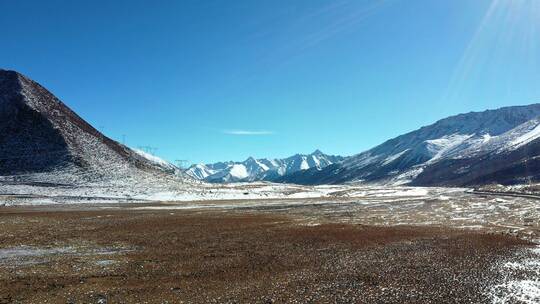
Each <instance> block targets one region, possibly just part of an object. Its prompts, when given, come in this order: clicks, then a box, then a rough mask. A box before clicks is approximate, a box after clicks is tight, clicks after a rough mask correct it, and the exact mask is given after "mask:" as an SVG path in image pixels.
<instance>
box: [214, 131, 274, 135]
mask: <svg viewBox="0 0 540 304" xmlns="http://www.w3.org/2000/svg"><path fill="white" fill-rule="evenodd" d="M221 133H223V134H228V135H248V136H249V135H251V136H254V135H272V134H274V132H272V131H267V130H222V131H221Z"/></svg>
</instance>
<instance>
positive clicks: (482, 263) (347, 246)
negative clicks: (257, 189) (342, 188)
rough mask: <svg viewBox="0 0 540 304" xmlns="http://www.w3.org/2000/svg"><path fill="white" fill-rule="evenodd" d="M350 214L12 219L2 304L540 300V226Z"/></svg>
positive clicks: (121, 208) (348, 206) (339, 203)
mask: <svg viewBox="0 0 540 304" xmlns="http://www.w3.org/2000/svg"><path fill="white" fill-rule="evenodd" d="M471 197H472V196H471ZM485 199H489V200H491V199H493V198H487V197H486V198H485ZM353 203H354V201H353V200H351V201H348V200H345V199H339V200H335V201H326V200H325V201H320V200H305V201H303V202H301V203H293V202H290V201H287V200H275V201H261V202H255V203H254V202H250V201H237V202H235V201H225V202H215V203H213V204H212V205H211V206H210V207H211V208H209V206H208V205H204V204H203V203H192V204H190V203H152V204H122V205H118V204H108V205H104V204H100V205H67V206H66V205H63V206H31V207H4V208H2V209H0V223H1V227H2V229H1V230H0V303H534V301H535V300H538V299H539V298H538V294H535V293H534V292H535V289H534V288H537V289H536V290H538V282H539V281H538V280H539V277H540V276H539V275H540V273H539V268H538V264H539V262H538V261H539V256H538V254H539V252H538V250H537V249H536V246H535V245H534V244H533V241H534V239H531V238H530V237H527V236H530V235H536V234H537V233H538V227H537V226H535V225H537V223H536V224H533V225H530V224H526V225H523V227H524V229H521V230H519V231H525V232H526V233H525V234H519V233H512V232H511V231H508V230H504V229H502V228H501V226H504V225H499V226H490V225H488V224H486V225H485V226H486V227H485V228H482V227H476V226H475V227H469V228H467V227H465V226H466V225H461V226H459V225H458V226H459V227H458V226H452V225H451V224H450V223H451V222H452V221H450V220H448V221H446V222H444V221H443V223H442V224H441V223H439V222H437V221H435V220H434V221H433V224H429V223H426V222H422V225H416V226H413V225H410V224H408V223H405V224H404V223H402V222H403V221H402V220H399V219H398V217H395V218H390V217H388V215H389V214H394V215H396V216H397V215H398V214H403V212H407V214H408V215H407V217H410V216H412V215H413V214H418V216H419V218H425V217H426V216H427V215H426V214H425V213H426V212H427V211H426V210H427V207H426V206H424V207H419V206H416V208H417V209H418V210H414V209H412V208H413V207H411V206H410V205H407V203H403V202H402V204H403V206H402V209H401V211H400V210H392V211H388V212H387V213H386V214H384V213H382V211H381V208H383V207H384V206H382V207H381V206H380V204H385V203H383V202H380V204H379V207H377V204H376V203H374V202H372V207H373V209H372V210H371V211H370V210H369V209H366V208H360V207H358V206H363V205H362V204H360V203H359V204H358V206H357V208H354V206H355V205H354V204H353ZM197 204H201V206H202V207H201V208H197V207H196V205H197ZM206 204H208V203H206ZM386 204H389V202H386ZM409 204H410V202H409ZM531 204H535V203H534V202H533V203H531ZM503 205H504V204H503ZM407 206H409V207H407ZM443 209H444V208H442V209H441V210H443ZM330 210H334V212H330ZM388 210H390V209H388ZM407 210H408V211H407ZM419 210H424V211H425V212H424V213H421V212H420V213H419ZM369 212H371V214H369ZM400 212H401V213H400ZM431 216H432V217H433V218H434V219H436V218H437V217H438V216H442V215H441V214H439V215H436V214H435V213H433V214H431ZM407 217H403V218H407ZM521 217H523V216H521ZM369 219H371V220H369ZM377 219H379V220H377ZM509 220H510V217H509ZM411 221H413V219H411ZM512 225H516V224H515V223H514V224H512ZM525 228H526V229H525ZM506 229H507V228H506ZM516 235H517V236H519V237H516ZM531 288H532V292H531ZM520 301H521V302H520ZM526 301H529V302H526Z"/></svg>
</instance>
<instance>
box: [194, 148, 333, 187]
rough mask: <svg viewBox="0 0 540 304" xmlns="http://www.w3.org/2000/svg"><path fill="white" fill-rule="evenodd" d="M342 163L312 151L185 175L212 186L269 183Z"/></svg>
mask: <svg viewBox="0 0 540 304" xmlns="http://www.w3.org/2000/svg"><path fill="white" fill-rule="evenodd" d="M342 159H343V157H341V156H333V155H326V154H324V153H322V152H321V151H319V150H316V151H315V152H313V153H311V154H296V155H293V156H291V157H288V158H283V159H266V158H263V159H255V158H253V157H250V158H248V159H246V160H245V161H243V162H219V163H215V164H207V165H204V164H197V165H193V166H191V167H190V168H189V169H187V171H186V173H187V174H188V175H190V176H192V177H194V178H197V179H200V180H204V181H208V182H213V183H223V182H227V183H228V182H251V181H260V180H264V181H273V180H275V179H277V178H279V177H281V176H284V175H287V174H291V173H293V172H297V171H300V170H307V169H314V170H321V169H322V168H324V167H326V166H328V165H330V164H333V163H336V162H339V161H341V160H342Z"/></svg>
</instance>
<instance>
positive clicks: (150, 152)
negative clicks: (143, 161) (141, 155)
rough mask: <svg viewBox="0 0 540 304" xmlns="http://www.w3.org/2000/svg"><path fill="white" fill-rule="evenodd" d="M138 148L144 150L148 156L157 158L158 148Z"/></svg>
mask: <svg viewBox="0 0 540 304" xmlns="http://www.w3.org/2000/svg"><path fill="white" fill-rule="evenodd" d="M138 148H139V149H141V150H143V151H144V152H146V153H148V154H151V155H154V156H155V154H156V151H157V149H158V148H156V147H152V146H139V147H138Z"/></svg>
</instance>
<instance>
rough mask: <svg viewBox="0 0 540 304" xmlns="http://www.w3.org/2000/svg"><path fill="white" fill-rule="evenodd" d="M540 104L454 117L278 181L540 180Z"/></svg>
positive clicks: (442, 183) (418, 182)
mask: <svg viewBox="0 0 540 304" xmlns="http://www.w3.org/2000/svg"><path fill="white" fill-rule="evenodd" d="M539 116H540V104H532V105H527V106H513V107H504V108H500V109H496V110H487V111H483V112H471V113H466V114H460V115H456V116H451V117H448V118H445V119H442V120H439V121H437V122H435V123H434V124H432V125H429V126H425V127H422V128H420V129H418V130H416V131H413V132H410V133H407V134H404V135H401V136H398V137H396V138H393V139H390V140H388V141H386V142H384V143H382V144H381V145H379V146H376V147H374V148H372V149H370V150H368V151H365V152H362V153H360V154H357V155H354V156H350V157H347V158H345V159H344V160H343V161H341V162H339V163H335V164H332V165H329V166H327V167H325V168H323V169H321V170H313V169H308V170H303V171H298V172H295V173H292V174H289V175H286V176H283V177H281V178H279V179H276V181H277V182H286V183H298V184H340V183H377V184H408V185H421V186H470V185H479V184H487V183H501V184H514V183H526V182H531V181H538V180H540V159H539V157H538V156H539V155H540V140H539V138H540V117H539Z"/></svg>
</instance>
